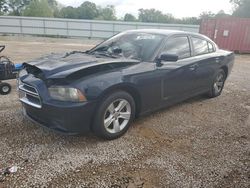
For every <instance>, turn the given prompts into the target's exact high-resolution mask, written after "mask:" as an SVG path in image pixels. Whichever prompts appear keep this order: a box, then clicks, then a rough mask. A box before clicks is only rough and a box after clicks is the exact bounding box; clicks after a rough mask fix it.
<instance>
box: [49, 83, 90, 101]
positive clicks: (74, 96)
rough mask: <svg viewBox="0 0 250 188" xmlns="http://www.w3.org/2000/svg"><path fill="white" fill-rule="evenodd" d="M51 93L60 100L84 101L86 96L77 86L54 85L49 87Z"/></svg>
mask: <svg viewBox="0 0 250 188" xmlns="http://www.w3.org/2000/svg"><path fill="white" fill-rule="evenodd" d="M49 94H50V96H51V98H52V99H55V100H58V101H71V102H84V101H86V100H87V99H86V97H85V96H84V95H83V94H82V92H81V91H80V90H78V89H76V88H70V87H63V86H52V87H50V88H49Z"/></svg>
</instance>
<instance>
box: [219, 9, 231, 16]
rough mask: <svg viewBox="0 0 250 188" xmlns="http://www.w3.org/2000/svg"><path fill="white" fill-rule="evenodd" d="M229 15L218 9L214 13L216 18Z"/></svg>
mask: <svg viewBox="0 0 250 188" xmlns="http://www.w3.org/2000/svg"><path fill="white" fill-rule="evenodd" d="M229 16H231V15H229V14H226V13H225V11H224V10H220V11H219V12H218V13H217V14H216V15H215V17H216V18H225V17H229Z"/></svg>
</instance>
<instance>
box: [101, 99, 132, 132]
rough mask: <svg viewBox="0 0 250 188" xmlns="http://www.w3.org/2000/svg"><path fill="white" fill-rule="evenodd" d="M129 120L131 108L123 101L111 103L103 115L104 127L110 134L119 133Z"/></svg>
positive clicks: (118, 100)
mask: <svg viewBox="0 0 250 188" xmlns="http://www.w3.org/2000/svg"><path fill="white" fill-rule="evenodd" d="M130 118H131V106H130V104H129V102H128V101H127V100H125V99H117V100H115V101H114V102H112V103H111V104H110V105H109V106H108V108H107V110H106V112H105V114H104V127H105V129H106V131H108V132H109V133H111V134H115V133H119V132H121V131H122V130H123V129H124V128H125V127H126V126H127V124H128V122H129V120H130Z"/></svg>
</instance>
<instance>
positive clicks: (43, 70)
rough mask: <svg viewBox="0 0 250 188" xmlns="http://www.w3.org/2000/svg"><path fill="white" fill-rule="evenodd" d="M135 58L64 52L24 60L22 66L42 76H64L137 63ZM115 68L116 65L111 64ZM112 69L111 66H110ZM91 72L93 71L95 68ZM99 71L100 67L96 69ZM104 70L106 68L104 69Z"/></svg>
mask: <svg viewBox="0 0 250 188" xmlns="http://www.w3.org/2000/svg"><path fill="white" fill-rule="evenodd" d="M138 62H139V61H137V60H130V59H125V58H109V57H96V56H94V55H89V54H86V53H77V54H72V55H65V54H51V55H48V56H45V57H42V58H39V59H36V60H33V61H30V62H25V63H24V67H26V69H27V71H28V72H29V73H32V74H37V75H38V74H39V75H40V77H43V78H46V79H48V78H65V77H67V76H69V75H71V74H73V73H75V72H78V71H81V70H84V69H88V68H93V67H98V66H103V65H107V66H109V65H112V64H119V63H120V64H121V63H122V64H125V63H128V64H131V63H132V64H133V63H138ZM113 67H114V68H116V67H117V66H113ZM110 68H111V69H112V66H110ZM92 70H93V74H94V73H95V69H92ZM98 70H99V71H100V69H98ZM105 70H106V69H105Z"/></svg>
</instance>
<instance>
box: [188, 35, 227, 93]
mask: <svg viewBox="0 0 250 188" xmlns="http://www.w3.org/2000/svg"><path fill="white" fill-rule="evenodd" d="M190 41H191V46H192V56H193V62H194V65H195V67H194V68H195V69H194V71H193V74H194V76H195V81H194V82H193V84H194V86H195V88H194V89H195V92H197V93H200V92H202V91H205V90H207V89H208V88H209V87H210V86H211V83H212V80H213V77H214V74H215V71H216V69H217V68H218V64H219V63H220V62H221V61H222V60H223V57H219V56H217V54H216V53H215V46H214V45H213V44H212V43H211V42H210V41H208V40H206V39H204V38H202V37H198V36H190Z"/></svg>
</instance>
